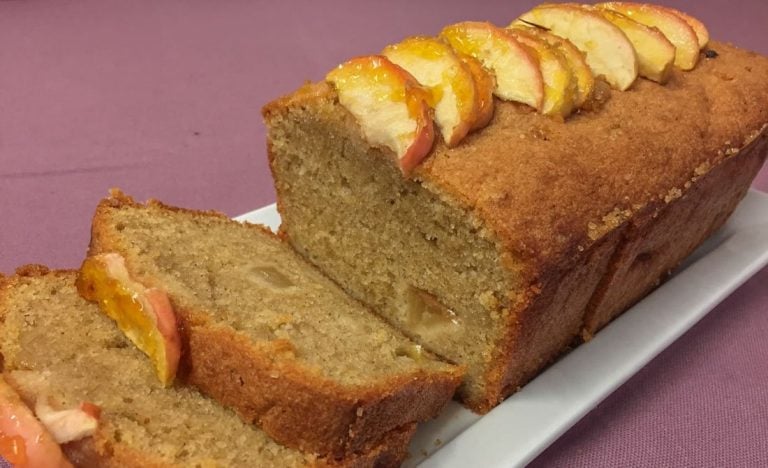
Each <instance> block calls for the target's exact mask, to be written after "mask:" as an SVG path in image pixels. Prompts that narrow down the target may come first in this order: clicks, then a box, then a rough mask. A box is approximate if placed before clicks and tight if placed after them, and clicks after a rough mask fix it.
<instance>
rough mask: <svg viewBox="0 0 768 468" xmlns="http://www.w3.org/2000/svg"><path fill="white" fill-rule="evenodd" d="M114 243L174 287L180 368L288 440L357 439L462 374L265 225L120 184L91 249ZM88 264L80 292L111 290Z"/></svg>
mask: <svg viewBox="0 0 768 468" xmlns="http://www.w3.org/2000/svg"><path fill="white" fill-rule="evenodd" d="M105 254H112V255H114V254H117V255H119V256H121V257H122V258H123V259H124V262H125V265H126V269H127V271H128V274H129V276H130V278H131V280H132V281H136V282H138V283H140V284H142V285H144V286H145V287H147V288H160V289H162V290H163V291H165V292H166V293H167V295H168V298H169V299H170V302H171V304H172V307H173V309H174V310H175V314H176V316H177V320H178V322H179V329H180V331H181V335H182V337H181V341H182V350H183V351H182V357H181V364H180V367H179V377H180V378H181V379H182V380H184V381H186V382H188V383H190V384H192V385H195V386H197V387H198V388H199V389H200V390H202V392H203V393H205V394H207V395H209V396H211V397H213V398H214V399H216V400H219V401H220V402H222V403H223V404H225V405H227V406H230V407H232V408H234V409H235V410H236V411H237V412H238V413H239V414H240V416H241V417H242V418H243V419H244V420H245V421H249V422H254V423H256V424H258V425H259V426H261V427H262V428H263V429H264V431H265V432H267V433H268V434H269V435H270V436H272V437H273V438H274V439H275V440H277V441H279V442H281V443H283V444H285V445H288V446H291V447H296V448H299V449H301V450H304V451H310V452H313V453H319V454H329V453H330V454H333V455H334V456H343V455H344V454H347V453H350V452H355V451H358V450H360V449H362V448H364V447H365V446H366V445H368V444H370V443H374V442H375V441H377V440H379V439H380V438H381V437H382V436H384V435H385V434H387V433H388V432H390V431H392V430H395V429H397V428H398V427H402V426H405V425H408V424H410V423H413V422H418V421H423V420H426V419H429V418H432V417H434V416H436V415H437V414H438V413H439V411H440V410H441V409H442V408H443V407H444V406H445V404H446V403H447V402H448V401H449V400H450V399H451V397H452V396H453V394H454V392H455V390H456V388H457V386H458V385H459V383H460V380H461V368H459V367H456V366H453V365H451V364H446V363H444V362H441V361H439V360H437V359H436V358H434V357H432V355H430V354H428V353H427V352H422V351H421V348H420V347H419V346H417V345H414V344H413V343H412V342H411V341H409V340H408V339H407V338H406V337H405V336H404V335H403V334H401V333H400V332H398V331H396V330H395V329H394V328H392V327H390V326H389V325H388V324H386V323H385V322H384V321H383V320H381V319H380V318H378V317H377V316H375V315H373V314H372V313H370V312H369V310H368V309H366V308H365V307H363V306H362V305H361V304H360V303H358V302H356V301H355V300H354V299H351V298H350V297H349V296H347V295H346V294H345V293H344V292H343V291H342V290H341V289H340V288H339V287H338V286H336V285H335V284H334V283H333V282H331V281H330V280H329V279H327V278H326V277H324V276H323V275H322V274H321V273H320V272H319V271H317V270H316V269H315V268H314V267H312V266H311V265H309V264H308V263H306V262H305V261H304V260H303V259H301V257H299V256H298V255H297V254H296V253H295V252H294V251H293V250H292V249H291V248H290V246H288V244H286V243H284V242H283V241H282V240H280V239H279V238H278V237H277V236H275V235H274V234H273V233H271V232H270V231H268V230H267V229H265V228H263V227H260V226H256V225H251V224H247V223H246V224H241V223H238V222H235V221H232V220H230V219H229V218H227V217H225V216H223V215H221V214H218V213H214V212H200V211H190V210H183V209H179V208H172V207H168V206H165V205H163V204H161V203H159V202H156V201H150V202H148V203H147V204H146V205H142V204H138V203H136V202H134V201H133V200H132V199H131V198H130V197H127V196H125V195H123V194H122V193H120V192H119V191H117V190H115V191H113V192H112V194H111V196H110V197H108V198H106V199H104V200H103V201H102V202H101V203H100V204H99V206H98V208H97V211H96V214H95V217H94V220H93V229H92V238H91V247H90V252H89V256H90V258H92V259H93V258H99V256H102V258H103V255H105ZM88 264H89V262H88V260H86V263H85V264H84V267H85V266H86V265H88ZM93 264H94V263H91V265H93ZM82 272H83V273H82V274H81V278H82V279H83V280H84V281H83V283H88V282H89V281H90V284H86V285H85V289H87V290H85V291H84V290H81V293H82V292H85V294H86V295H89V296H91V297H92V298H95V299H99V300H100V301H101V302H103V301H104V300H105V299H106V300H108V299H109V294H110V293H109V291H108V290H107V289H106V288H104V287H100V285H99V284H96V283H95V282H94V281H93V279H94V278H95V277H98V275H95V276H94V275H90V274H87V270H86V268H84V269H83V270H82ZM89 278H90V279H89Z"/></svg>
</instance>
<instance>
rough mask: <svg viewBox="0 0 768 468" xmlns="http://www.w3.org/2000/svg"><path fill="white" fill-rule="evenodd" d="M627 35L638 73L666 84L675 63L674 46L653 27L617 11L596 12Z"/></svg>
mask: <svg viewBox="0 0 768 468" xmlns="http://www.w3.org/2000/svg"><path fill="white" fill-rule="evenodd" d="M598 11H599V12H600V14H601V15H603V16H604V17H605V19H607V20H608V21H610V22H611V23H613V24H615V25H616V26H618V27H619V28H620V29H621V30H622V31H624V34H626V35H627V37H628V38H629V40H630V42H632V45H633V46H634V47H635V52H637V64H638V73H639V74H640V76H642V77H644V78H648V79H649V80H653V81H656V82H658V83H666V82H667V80H668V79H669V77H670V75H671V74H672V68H673V65H674V63H675V46H674V45H673V44H672V43H671V42H670V41H669V39H667V37H666V36H665V35H664V34H663V33H662V32H661V31H659V30H658V29H657V28H655V27H651V26H646V25H644V24H642V23H638V22H637V21H635V20H633V19H631V18H630V17H628V16H625V15H623V14H621V13H619V12H617V11H613V10H598Z"/></svg>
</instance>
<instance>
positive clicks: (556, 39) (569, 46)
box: [508, 20, 595, 108]
mask: <svg viewBox="0 0 768 468" xmlns="http://www.w3.org/2000/svg"><path fill="white" fill-rule="evenodd" d="M508 27H509V28H513V29H524V30H525V31H527V32H528V34H533V35H535V36H536V37H539V38H541V39H543V40H544V41H546V42H547V43H548V44H550V45H552V46H554V47H556V48H557V50H559V51H560V53H562V54H563V57H565V59H566V60H567V61H568V66H569V67H570V69H571V73H573V76H574V77H576V96H575V97H574V106H575V107H577V108H578V107H581V106H582V105H583V104H584V103H585V102H586V101H587V99H589V97H590V96H591V95H592V90H593V89H594V88H595V75H594V74H593V73H592V70H591V69H590V68H589V65H588V64H587V59H586V57H585V55H584V52H582V51H580V50H579V49H578V47H576V46H575V45H573V42H571V41H569V40H568V39H565V38H562V37H560V36H556V35H554V34H552V33H550V32H548V31H547V30H545V29H541V28H537V27H535V26H532V25H530V24H528V23H525V22H524V21H520V20H516V21H513V22H512V23H511V24H510V25H509V26H508Z"/></svg>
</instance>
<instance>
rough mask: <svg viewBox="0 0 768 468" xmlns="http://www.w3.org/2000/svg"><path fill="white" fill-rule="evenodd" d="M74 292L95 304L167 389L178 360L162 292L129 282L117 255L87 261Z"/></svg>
mask: <svg viewBox="0 0 768 468" xmlns="http://www.w3.org/2000/svg"><path fill="white" fill-rule="evenodd" d="M76 285H77V290H78V292H79V293H80V295H81V296H82V297H84V298H85V299H87V300H89V301H93V302H97V303H98V304H99V307H100V308H101V310H102V312H103V313H104V314H106V315H107V316H109V317H110V318H111V319H112V320H114V321H115V323H116V324H117V326H118V328H119V329H120V330H121V331H122V332H123V333H124V334H125V336H126V337H127V338H128V339H129V340H131V342H133V344H134V345H136V347H137V348H139V349H140V350H141V351H142V352H144V354H146V355H147V356H148V357H149V358H150V360H151V361H152V363H153V364H154V366H155V371H156V373H157V376H158V378H159V379H160V382H161V383H162V384H163V385H165V386H170V385H171V384H172V383H173V380H174V378H175V377H176V371H177V369H178V367H179V360H180V358H181V336H180V334H179V330H178V324H177V320H176V314H175V312H174V310H173V307H172V305H171V302H170V300H169V299H168V296H167V295H166V294H165V292H164V291H162V290H160V289H157V288H151V287H150V288H148V287H145V286H144V285H143V284H141V283H139V282H138V281H135V280H134V279H133V278H131V276H130V274H129V272H128V269H127V268H126V266H125V259H124V258H123V256H122V255H120V254H118V253H104V254H99V255H96V256H93V257H88V258H87V259H86V260H85V261H84V262H83V265H82V267H81V268H80V274H79V275H78V278H77V284H76Z"/></svg>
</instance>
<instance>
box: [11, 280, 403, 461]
mask: <svg viewBox="0 0 768 468" xmlns="http://www.w3.org/2000/svg"><path fill="white" fill-rule="evenodd" d="M76 275H77V274H76V272H74V271H48V270H47V269H46V268H44V267H41V266H28V267H23V268H21V269H19V270H18V271H17V274H16V275H14V276H11V277H7V278H5V280H3V279H2V278H0V317H1V318H2V327H0V352H2V356H3V365H4V371H3V372H4V374H3V376H4V378H5V380H6V381H7V382H8V383H9V384H10V386H11V387H12V388H13V389H14V390H15V391H17V392H18V393H19V394H20V395H21V397H22V398H23V400H24V402H25V403H26V404H27V405H28V406H29V407H30V408H34V411H35V414H36V415H37V416H38V417H39V418H40V419H41V420H42V421H43V422H44V423H45V425H46V427H49V428H50V429H51V433H52V434H54V435H55V436H56V440H57V441H58V442H60V443H62V444H63V445H62V449H63V451H64V454H65V455H66V456H67V457H68V458H69V460H70V461H71V462H72V463H74V464H75V465H76V466H105V467H146V466H152V467H160V466H163V467H165V466H168V467H170V466H206V467H213V466H260V467H261V466H263V467H303V466H313V467H330V466H346V467H373V466H377V467H378V466H397V465H398V464H399V463H400V462H401V461H402V459H403V458H404V457H405V456H406V454H407V451H406V448H407V444H408V440H409V439H410V437H411V435H412V433H413V431H414V425H410V426H405V427H403V428H401V429H397V430H395V431H392V432H391V433H389V434H387V435H386V436H385V437H384V438H382V440H381V442H379V443H377V444H374V445H372V446H370V447H366V450H364V451H361V452H360V453H358V454H354V455H351V456H349V457H346V458H344V459H341V460H334V459H332V458H320V457H317V456H315V455H313V454H304V453H301V452H300V451H298V450H295V449H291V448H288V447H284V446H282V445H279V444H277V443H276V442H274V441H273V440H271V439H270V438H269V437H268V436H267V434H265V433H264V432H263V431H261V430H259V429H258V428H256V427H253V426H252V425H250V424H248V423H245V422H243V421H242V420H241V419H240V418H239V417H238V416H237V415H236V414H234V413H233V412H232V411H231V410H228V409H226V408H224V407H222V406H221V405H219V404H217V403H216V402H215V401H213V400H211V399H210V398H207V397H205V396H203V395H201V394H200V393H199V392H198V391H197V390H195V389H193V388H190V387H186V386H176V387H174V388H163V387H162V385H161V383H160V382H159V381H158V379H157V377H156V376H155V372H154V371H153V369H152V366H151V365H150V363H149V362H147V360H146V358H145V357H144V356H143V355H142V354H141V352H139V351H138V350H137V349H135V348H134V347H133V346H132V345H131V343H130V342H129V341H128V340H127V339H126V338H125V337H124V335H123V334H122V333H121V332H120V330H119V329H118V328H117V327H116V326H115V324H114V323H113V322H112V321H111V320H110V319H109V318H107V317H105V316H104V315H103V314H102V313H101V312H100V311H99V308H98V307H97V306H96V305H94V304H91V303H89V302H87V301H85V300H83V299H82V298H81V297H80V296H79V295H78V293H77V290H76V289H75V278H76ZM0 383H1V382H0ZM3 388H4V387H3ZM8 392H10V389H8V391H5V390H4V391H3V392H0V393H2V394H0V399H2V400H3V401H4V405H3V410H4V412H3V414H2V415H0V419H2V420H1V421H0V423H1V424H5V423H6V422H14V421H17V420H19V416H18V414H16V415H14V414H13V413H10V412H9V409H10V406H12V405H9V404H8V403H9V402H11V403H12V402H13V401H14V399H13V396H12V392H11V396H10V397H9V396H8ZM16 406H18V405H16ZM80 408H85V409H86V410H87V412H88V414H90V415H91V416H92V419H89V418H87V417H84V415H82V414H79V413H78V409H80ZM17 409H18V408H17ZM22 413H25V412H24V408H21V413H19V414H22ZM26 413H28V411H27V412H26ZM80 413H82V411H81V412H80ZM21 418H22V420H23V419H24V415H23V414H22V416H21ZM29 418H34V417H33V416H31V415H28V418H27V419H29ZM9 419H10V421H9ZM32 422H34V419H32ZM94 422H95V423H94ZM14 424H15V423H14ZM32 425H33V424H32ZM3 427H5V426H3ZM26 434H32V432H30V431H27V432H26ZM8 435H10V434H6V433H5V432H4V436H5V437H7V436H8ZM5 437H4V440H6V441H7V440H8V439H7V438H5ZM41 441H43V442H45V441H46V435H45V434H43V435H42V436H40V437H37V436H36V437H32V438H29V439H28V440H26V441H25V442H26V444H24V445H22V447H24V448H23V449H22V450H21V452H22V453H21V455H19V453H17V458H16V459H15V460H14V461H16V462H19V460H22V459H26V460H27V462H28V463H31V465H30V466H35V467H37V466H54V465H53V464H51V463H52V462H51V460H54V461H55V460H56V457H57V456H58V457H59V458H61V453H60V452H59V453H58V454H57V450H56V445H55V444H54V445H53V446H52V447H51V446H50V443H48V445H45V444H43V443H41ZM18 445H21V444H17V446H18ZM42 451H45V453H40V452H42ZM42 455H46V457H45V459H43V458H42ZM19 456H21V457H23V458H22V459H19V458H18V457H19ZM45 463H48V464H45ZM20 466H25V465H23V464H21V465H20ZM55 466H71V465H67V464H66V462H61V463H59V464H57V465H55Z"/></svg>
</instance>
